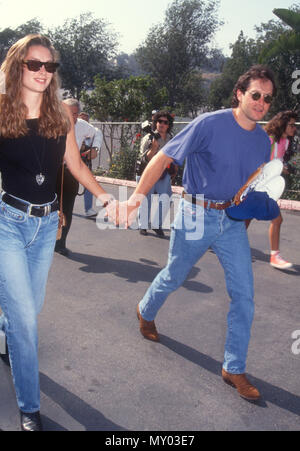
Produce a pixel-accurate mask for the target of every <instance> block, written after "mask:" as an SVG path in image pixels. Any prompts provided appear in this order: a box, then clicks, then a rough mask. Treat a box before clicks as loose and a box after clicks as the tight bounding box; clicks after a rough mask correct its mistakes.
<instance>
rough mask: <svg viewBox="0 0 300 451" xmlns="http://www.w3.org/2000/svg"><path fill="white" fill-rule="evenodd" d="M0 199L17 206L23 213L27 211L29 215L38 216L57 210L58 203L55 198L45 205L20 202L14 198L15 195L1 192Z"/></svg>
mask: <svg viewBox="0 0 300 451" xmlns="http://www.w3.org/2000/svg"><path fill="white" fill-rule="evenodd" d="M2 200H3V202H5V203H6V204H7V205H10V206H11V207H14V208H17V209H18V210H21V211H23V212H24V213H28V214H29V216H37V217H38V218H42V217H43V216H48V215H50V213H52V212H53V211H57V210H59V203H58V200H57V199H55V201H54V202H52V204H49V205H45V206H43V207H40V206H39V205H34V204H26V203H25V202H22V201H21V200H19V199H16V198H15V197H13V196H10V194H7V193H4V194H3V196H2Z"/></svg>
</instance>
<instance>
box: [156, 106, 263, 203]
mask: <svg viewBox="0 0 300 451" xmlns="http://www.w3.org/2000/svg"><path fill="white" fill-rule="evenodd" d="M162 151H163V152H164V153H165V154H166V155H167V156H168V157H171V158H172V159H173V160H174V162H175V163H176V164H179V165H182V164H183V162H184V160H185V159H186V165H185V170H184V175H183V187H184V190H185V191H186V192H187V193H189V194H193V195H196V194H203V195H204V197H205V198H206V199H211V200H219V201H221V200H224V201H227V200H230V199H232V197H233V196H234V195H235V194H236V193H237V192H238V190H239V189H240V188H241V187H242V186H243V185H244V184H245V183H246V181H247V179H248V178H249V176H250V175H251V174H252V173H253V172H254V171H255V170H256V169H257V168H258V167H259V166H260V165H261V164H262V163H265V162H268V161H269V160H270V154H271V144H270V139H269V137H268V135H267V134H266V132H265V131H264V130H263V129H262V128H261V126H260V125H258V124H257V125H256V127H255V129H254V130H252V131H248V130H245V129H243V128H242V127H241V126H240V125H239V124H238V123H237V121H236V120H235V117H234V115H233V111H232V109H227V110H220V111H215V112H213V113H205V114H202V115H201V116H199V117H197V118H196V119H195V120H193V121H192V122H191V123H190V124H189V125H187V126H186V127H185V128H184V129H183V130H182V131H181V132H180V133H179V134H178V135H176V136H175V137H174V138H173V139H172V140H171V141H169V143H168V144H166V145H165V147H164V148H163V149H162Z"/></svg>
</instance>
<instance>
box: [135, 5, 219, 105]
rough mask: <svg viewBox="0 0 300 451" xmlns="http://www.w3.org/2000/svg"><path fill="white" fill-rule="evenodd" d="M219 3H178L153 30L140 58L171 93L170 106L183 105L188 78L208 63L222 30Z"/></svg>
mask: <svg viewBox="0 0 300 451" xmlns="http://www.w3.org/2000/svg"><path fill="white" fill-rule="evenodd" d="M218 6H219V1H217V0H210V1H199V0H174V1H173V2H172V3H171V5H170V6H169V8H168V9H167V11H166V14H165V20H164V22H163V23H162V24H159V25H156V26H154V27H152V28H151V29H150V32H149V34H148V36H147V38H146V41H145V43H144V44H143V45H141V46H140V47H139V48H138V49H137V52H136V58H137V60H138V62H139V63H140V65H141V67H142V68H143V69H144V70H145V72H146V73H148V74H150V75H151V76H152V77H153V78H155V79H156V80H157V83H158V85H159V86H165V87H166V88H167V91H168V97H169V102H168V103H169V105H170V106H171V107H172V108H174V107H175V106H176V104H177V102H178V101H179V102H180V97H181V96H182V89H183V86H184V83H185V82H186V81H187V80H188V75H189V74H191V73H192V72H193V71H194V70H195V69H199V67H200V66H201V63H202V62H203V61H204V60H205V54H206V53H207V51H208V50H207V44H208V43H209V42H210V40H211V39H212V37H213V35H214V33H215V32H216V30H217V29H218V27H219V25H220V22H219V20H218V18H217V7H218Z"/></svg>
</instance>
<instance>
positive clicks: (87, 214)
mask: <svg viewBox="0 0 300 451" xmlns="http://www.w3.org/2000/svg"><path fill="white" fill-rule="evenodd" d="M97 214H98V213H97V212H96V211H95V210H94V209H93V208H90V209H89V210H88V211H86V212H85V217H86V218H92V217H93V216H97Z"/></svg>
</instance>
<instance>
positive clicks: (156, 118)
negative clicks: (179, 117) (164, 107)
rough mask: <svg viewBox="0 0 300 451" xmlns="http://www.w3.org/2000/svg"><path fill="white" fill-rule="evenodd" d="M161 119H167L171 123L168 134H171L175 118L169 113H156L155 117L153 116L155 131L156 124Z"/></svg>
mask: <svg viewBox="0 0 300 451" xmlns="http://www.w3.org/2000/svg"><path fill="white" fill-rule="evenodd" d="M161 117H166V118H167V119H168V121H169V127H168V130H167V132H168V133H170V131H171V130H172V127H173V122H174V119H173V116H172V115H171V113H169V112H168V111H158V112H157V113H155V115H154V116H153V130H156V124H157V121H158V119H160V118H161Z"/></svg>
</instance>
